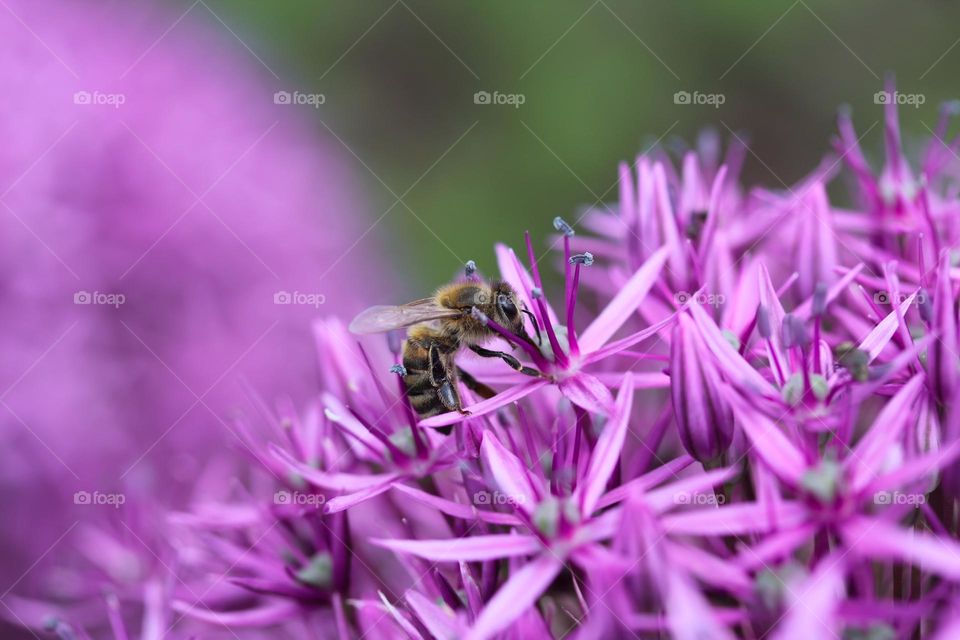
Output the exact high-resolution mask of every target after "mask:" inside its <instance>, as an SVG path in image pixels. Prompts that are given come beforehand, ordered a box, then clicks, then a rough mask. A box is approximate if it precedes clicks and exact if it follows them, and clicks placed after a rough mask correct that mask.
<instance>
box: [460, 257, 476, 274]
mask: <svg viewBox="0 0 960 640" xmlns="http://www.w3.org/2000/svg"><path fill="white" fill-rule="evenodd" d="M463 273H464V275H466V276H467V277H468V278H472V277H473V276H474V274H476V273H477V263H476V262H474V261H473V260H467V263H466V264H465V265H464V266H463Z"/></svg>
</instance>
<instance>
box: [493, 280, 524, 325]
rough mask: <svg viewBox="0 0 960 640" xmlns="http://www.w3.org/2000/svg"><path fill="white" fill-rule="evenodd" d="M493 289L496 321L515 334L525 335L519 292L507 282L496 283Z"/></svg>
mask: <svg viewBox="0 0 960 640" xmlns="http://www.w3.org/2000/svg"><path fill="white" fill-rule="evenodd" d="M492 288H493V296H494V297H493V303H494V304H493V313H494V319H495V320H496V321H497V323H499V324H501V325H502V326H504V327H505V328H507V329H509V330H510V331H512V332H513V333H516V334H517V335H523V333H524V329H523V315H522V314H521V312H520V300H519V298H517V292H516V291H514V290H513V287H511V286H510V285H509V284H507V283H506V282H494V283H493V286H492Z"/></svg>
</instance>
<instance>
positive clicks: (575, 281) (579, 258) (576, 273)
mask: <svg viewBox="0 0 960 640" xmlns="http://www.w3.org/2000/svg"><path fill="white" fill-rule="evenodd" d="M563 243H564V248H565V249H566V255H567V256H569V255H570V238H568V237H565V238H564V239H563ZM592 264H593V255H592V254H591V253H590V252H587V253H584V254H580V255H576V256H572V257H568V258H567V262H566V264H565V265H564V271H565V272H566V274H567V278H566V285H567V299H566V303H567V304H566V306H567V341H568V343H569V344H570V355H572V356H574V357H576V356H578V355H579V354H580V346H579V345H578V344H577V329H576V326H575V324H574V313H573V312H574V309H576V306H577V289H578V288H579V285H580V267H581V266H587V267H589V266H590V265H592ZM570 265H574V267H573V277H572V278H571V277H570Z"/></svg>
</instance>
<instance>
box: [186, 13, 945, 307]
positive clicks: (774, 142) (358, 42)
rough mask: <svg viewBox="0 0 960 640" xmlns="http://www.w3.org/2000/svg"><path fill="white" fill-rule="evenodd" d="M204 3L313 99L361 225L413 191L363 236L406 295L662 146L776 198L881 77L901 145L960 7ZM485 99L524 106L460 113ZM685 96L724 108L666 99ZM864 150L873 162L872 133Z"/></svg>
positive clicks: (861, 120) (606, 192)
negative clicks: (746, 148) (358, 188)
mask: <svg viewBox="0 0 960 640" xmlns="http://www.w3.org/2000/svg"><path fill="white" fill-rule="evenodd" d="M205 4H206V5H207V6H208V7H209V8H211V9H213V10H214V11H215V12H216V13H217V14H218V15H219V16H220V17H221V18H222V19H223V20H224V22H226V23H227V24H228V25H229V26H230V28H231V29H232V30H233V31H235V32H236V34H237V35H238V36H239V37H240V38H242V39H243V40H244V42H245V43H246V44H247V45H248V46H249V47H250V49H252V51H251V52H250V54H249V55H251V56H253V55H254V54H255V55H256V56H258V57H259V58H260V59H261V60H262V61H263V63H264V65H265V66H269V67H270V69H264V71H265V72H266V73H268V74H270V73H271V72H270V70H272V72H273V73H275V74H276V75H278V76H280V79H279V80H277V82H278V83H280V84H281V85H283V86H285V87H286V86H290V87H297V88H299V89H300V90H302V91H307V92H318V93H323V94H324V95H325V97H326V103H325V104H324V105H322V107H321V108H319V109H317V110H316V112H315V113H314V114H312V115H313V119H314V120H315V124H316V127H318V128H319V129H321V130H322V131H323V132H325V133H327V134H330V135H333V134H335V135H336V136H337V137H339V138H340V139H341V140H342V142H343V144H344V145H345V146H349V149H350V151H349V153H352V154H355V155H356V156H357V157H356V158H351V159H352V160H354V161H355V164H356V165H357V167H358V171H359V173H360V176H361V178H362V179H363V180H364V181H365V183H366V184H367V186H368V189H367V193H368V195H369V197H370V198H371V203H373V209H374V210H373V211H372V214H373V215H374V216H376V217H378V216H380V215H381V214H383V212H384V211H386V210H387V209H389V208H390V207H391V206H393V204H394V202H395V201H396V198H395V196H400V195H404V193H405V192H406V191H407V189H408V188H410V186H411V185H413V184H414V183H416V186H414V187H413V188H412V189H411V190H410V191H409V193H406V195H405V196H404V197H403V203H402V204H398V205H396V206H394V207H393V208H392V209H391V210H390V211H389V213H387V214H386V215H384V217H383V220H382V222H381V223H380V225H379V227H378V230H377V232H378V233H383V234H384V235H385V236H387V237H390V238H395V239H396V242H395V243H394V244H393V252H394V256H393V257H394V258H395V259H396V260H397V264H398V265H401V266H400V268H402V269H404V271H405V273H406V274H408V275H409V277H410V278H411V279H412V282H414V283H415V286H416V287H418V292H423V291H424V290H428V289H429V288H431V287H433V286H435V285H436V284H437V283H438V282H439V281H441V280H442V279H443V278H446V277H447V276H448V274H449V273H450V272H451V271H452V270H454V269H455V268H456V267H457V265H458V264H459V263H460V261H461V260H463V259H467V258H474V259H476V260H477V261H478V263H479V264H480V265H481V266H484V265H486V266H488V267H490V266H491V263H490V256H491V254H490V247H491V245H492V243H493V242H494V241H497V240H510V241H513V242H516V241H517V240H518V238H519V233H520V231H521V230H522V229H523V228H527V227H530V228H536V227H540V228H547V226H548V225H549V224H550V221H551V220H552V218H553V217H554V216H556V215H564V216H569V217H575V212H576V210H577V208H578V207H580V206H582V205H585V204H586V205H589V204H592V203H594V202H595V201H596V200H597V199H599V198H601V196H602V197H603V198H604V199H605V200H613V199H615V197H616V189H615V188H613V189H611V187H613V186H614V183H615V180H616V166H617V163H618V162H619V161H622V160H629V159H631V158H632V157H634V156H635V154H636V153H637V152H638V151H640V150H642V149H645V148H647V147H648V146H649V145H650V144H652V143H653V142H655V141H657V140H659V141H661V142H663V143H675V142H676V141H677V140H688V141H689V140H692V139H693V138H694V137H695V136H696V135H697V133H698V132H699V131H700V130H701V129H702V128H703V127H704V126H713V127H715V128H716V129H717V130H718V131H719V132H720V133H721V134H723V135H724V136H727V137H728V136H729V135H730V132H731V131H735V132H737V133H738V134H739V135H742V136H743V137H744V139H745V140H746V141H747V142H748V143H749V145H750V148H751V150H752V152H753V153H752V154H751V155H750V157H748V161H747V165H746V167H745V173H746V177H747V179H748V180H750V181H754V182H760V183H762V184H765V185H767V186H769V187H771V188H779V187H783V185H784V183H786V184H792V183H793V182H794V181H796V180H798V179H799V178H801V177H802V176H803V175H804V174H805V173H806V172H808V171H810V170H811V169H812V168H813V166H815V164H816V163H817V162H818V161H819V160H820V159H821V157H822V156H823V154H825V153H826V152H827V151H829V149H830V147H829V144H830V139H831V137H832V136H833V135H834V132H835V129H836V126H835V122H836V113H837V109H838V107H839V106H840V105H849V106H850V107H851V108H852V109H853V113H854V117H855V122H856V123H857V126H858V132H859V133H863V132H867V131H868V130H869V129H870V127H871V126H872V125H874V123H876V122H878V120H879V118H880V117H881V110H880V108H879V107H878V106H877V105H876V104H875V103H874V93H875V92H876V91H877V90H879V89H881V88H882V79H883V77H884V76H885V74H887V73H888V72H892V73H895V74H896V77H897V81H898V86H899V88H900V89H901V90H902V91H904V92H908V93H921V94H923V95H924V97H925V102H924V104H922V105H921V106H919V108H904V109H902V110H901V115H902V119H903V122H904V129H905V131H906V133H907V136H908V138H909V134H910V132H913V133H914V134H916V135H926V134H928V133H929V132H928V131H927V127H929V128H931V129H932V128H934V126H935V122H936V116H937V110H938V107H939V104H940V103H941V102H942V101H944V100H948V99H953V98H957V97H960V87H958V85H957V83H956V78H957V72H958V70H960V45H958V44H957V40H958V38H960V20H958V19H960V6H958V5H957V4H956V3H951V2H943V1H937V0H926V1H917V2H910V3H904V2H897V1H895V0H879V1H878V0H854V1H847V2H842V3H840V2H829V1H817V0H803V1H794V0H785V1H780V0H776V1H769V2H751V1H724V2H714V1H710V0H690V1H684V2H662V1H641V2H637V1H624V0H600V1H593V0H587V1H583V2H581V1H568V0H540V1H521V2H517V1H513V0H484V1H483V2H467V1H451V2H437V1H430V0H427V1H423V0H403V1H402V2H395V1H394V0H383V1H380V0H375V1H374V0H368V1H364V2H342V1H338V0H334V1H332V2H331V1H326V0H320V1H317V0H285V1H284V2H282V3H262V2H259V1H258V0H205ZM177 6H178V7H180V6H182V7H183V9H184V10H186V9H188V8H190V7H191V6H193V8H192V9H190V15H191V16H192V17H194V18H197V19H201V20H213V21H214V22H216V18H213V17H211V15H210V14H209V12H208V11H207V10H206V9H205V7H204V5H203V4H201V5H194V3H193V0H185V1H184V2H182V3H178V5H177ZM222 28H223V27H222ZM255 63H256V62H255ZM482 90H485V91H489V92H493V91H500V92H501V93H505V94H522V95H523V96H524V98H525V102H524V104H523V105H521V106H520V107H519V108H514V107H512V106H509V105H503V106H496V105H477V104H474V100H473V96H474V93H475V92H476V91H482ZM684 90H685V91H689V92H693V91H700V92H702V93H720V94H723V95H724V97H725V102H724V104H723V105H721V106H720V107H719V108H714V107H712V106H709V105H704V106H692V105H690V106H678V105H676V104H674V102H673V95H674V93H675V92H676V91H684ZM327 129H330V131H327ZM863 144H864V145H865V146H866V147H867V148H869V149H873V150H875V151H877V152H879V151H880V150H881V144H882V140H881V135H880V128H879V127H876V128H874V129H872V130H870V131H869V133H867V134H866V136H865V137H864V140H863ZM451 147H452V148H451ZM440 158H442V160H441V159H440ZM434 163H436V164H435V166H434ZM364 165H366V166H364ZM431 166H433V168H432V170H430V171H429V173H428V174H427V175H426V176H425V177H422V179H421V176H422V175H423V173H424V172H426V171H427V170H428V169H430V168H431ZM418 179H419V180H420V181H419V182H417V180H418ZM381 181H382V182H381ZM383 183H385V184H383Z"/></svg>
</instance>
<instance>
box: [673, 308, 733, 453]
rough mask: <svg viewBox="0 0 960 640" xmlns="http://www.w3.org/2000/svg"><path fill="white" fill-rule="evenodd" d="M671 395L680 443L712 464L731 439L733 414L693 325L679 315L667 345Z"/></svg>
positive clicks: (718, 378) (686, 317)
mask: <svg viewBox="0 0 960 640" xmlns="http://www.w3.org/2000/svg"><path fill="white" fill-rule="evenodd" d="M670 396H671V399H672V401H673V414H674V418H675V420H676V422H677V430H678V432H679V435H680V442H681V443H683V447H684V449H686V450H687V453H689V454H690V455H691V456H693V457H694V458H695V459H697V460H699V461H700V462H703V463H708V462H712V461H715V460H716V459H717V458H719V457H720V456H721V455H722V454H723V453H725V452H726V450H727V449H728V448H729V447H730V442H731V441H732V440H733V413H732V411H731V410H730V406H729V405H728V404H727V402H726V400H724V398H723V397H722V395H721V393H720V376H719V374H718V373H717V371H716V369H715V367H714V365H713V361H712V359H711V356H710V353H709V351H707V349H706V346H705V345H704V343H703V341H702V340H701V338H700V336H699V335H698V334H697V328H696V325H694V323H693V320H692V319H691V318H690V317H689V316H687V315H681V316H680V319H679V322H678V323H677V325H676V326H675V327H674V329H673V338H672V342H671V344H670Z"/></svg>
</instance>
